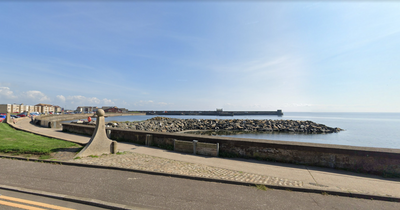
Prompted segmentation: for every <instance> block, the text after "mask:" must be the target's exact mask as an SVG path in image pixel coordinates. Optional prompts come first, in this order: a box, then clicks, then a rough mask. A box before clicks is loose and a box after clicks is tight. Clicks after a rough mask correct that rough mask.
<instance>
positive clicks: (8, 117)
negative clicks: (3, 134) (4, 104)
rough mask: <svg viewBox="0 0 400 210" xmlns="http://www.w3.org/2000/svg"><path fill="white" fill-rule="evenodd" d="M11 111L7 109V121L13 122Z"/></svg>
mask: <svg viewBox="0 0 400 210" xmlns="http://www.w3.org/2000/svg"><path fill="white" fill-rule="evenodd" d="M10 115H11V113H10V111H9V110H7V116H6V123H7V124H11V116H10Z"/></svg>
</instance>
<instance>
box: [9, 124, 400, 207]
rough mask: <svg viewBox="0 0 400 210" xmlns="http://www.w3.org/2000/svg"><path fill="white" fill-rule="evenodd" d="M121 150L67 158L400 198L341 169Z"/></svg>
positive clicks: (379, 180) (398, 187) (71, 137)
mask: <svg viewBox="0 0 400 210" xmlns="http://www.w3.org/2000/svg"><path fill="white" fill-rule="evenodd" d="M14 126H15V127H16V128H18V129H22V130H26V131H29V132H32V133H37V134H40V135H44V136H49V137H53V138H58V139H63V140H67V141H72V142H77V143H81V144H84V143H87V142H88V141H89V139H90V137H86V136H80V135H75V134H69V133H63V132H61V130H55V129H49V128H41V127H37V126H34V125H32V124H30V123H29V120H28V119H25V120H19V121H18V122H17V123H16V124H15V125H14ZM118 150H119V151H120V152H125V153H124V154H123V155H107V156H101V157H99V158H90V157H87V158H82V159H77V160H70V161H69V162H75V163H84V164H93V165H102V166H113V167H122V168H131V169H138V170H145V171H153V172H162V173H170V174H180V175H187V176H193V177H204V178H211V179H221V180H229V181H237V182H245V183H249V184H250V183H251V184H266V185H271V186H273V185H276V186H283V187H292V188H299V189H312V190H322V191H328V192H329V191H330V192H339V193H352V194H362V195H370V196H380V197H386V198H397V199H400V179H398V178H395V179H394V178H393V179H389V178H383V177H380V176H373V175H367V174H358V173H352V172H347V171H342V170H334V169H327V168H319V167H310V166H302V165H294V164H283V163H274V162H266V161H256V160H248V159H227V158H216V157H204V156H195V155H189V154H180V153H176V152H172V151H168V150H162V149H159V148H154V147H146V146H141V145H134V144H129V143H118Z"/></svg>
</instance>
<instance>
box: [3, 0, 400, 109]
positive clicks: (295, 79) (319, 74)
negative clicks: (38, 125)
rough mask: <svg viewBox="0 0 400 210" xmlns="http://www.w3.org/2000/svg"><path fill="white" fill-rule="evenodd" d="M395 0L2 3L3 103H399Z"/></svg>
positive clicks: (398, 5) (399, 19)
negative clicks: (382, 0)
mask: <svg viewBox="0 0 400 210" xmlns="http://www.w3.org/2000/svg"><path fill="white" fill-rule="evenodd" d="M399 11H400V2H398V1H397V2H396V1H384V2H373V1H328V2H323V1H283V2H278V1H250V2H248V1H238V0H236V1H190V2H189V1H82V2H81V1H58V2H50V1H33V2H29V1H0V104H13V103H17V104H20V103H23V104H28V105H35V104H38V103H48V104H53V105H59V106H61V107H65V108H66V109H76V107H77V106H98V107H101V106H117V107H121V108H127V109H129V110H215V109H216V108H223V109H224V110H231V111H240V110H249V111H252V110H260V111H261V110H265V111H273V110H277V109H282V111H283V112H400V82H399V81H400V12H399Z"/></svg>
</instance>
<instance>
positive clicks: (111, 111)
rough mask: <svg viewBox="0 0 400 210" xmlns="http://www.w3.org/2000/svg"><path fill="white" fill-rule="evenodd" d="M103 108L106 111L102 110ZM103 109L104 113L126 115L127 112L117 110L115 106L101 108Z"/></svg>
mask: <svg viewBox="0 0 400 210" xmlns="http://www.w3.org/2000/svg"><path fill="white" fill-rule="evenodd" d="M104 108H106V109H104ZM103 109H104V112H109V113H127V112H128V109H125V108H118V107H116V106H114V107H104V106H103Z"/></svg>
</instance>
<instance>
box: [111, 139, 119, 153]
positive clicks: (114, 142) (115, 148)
mask: <svg viewBox="0 0 400 210" xmlns="http://www.w3.org/2000/svg"><path fill="white" fill-rule="evenodd" d="M117 146H118V142H117V141H112V143H111V151H112V152H111V153H112V154H117V152H118V150H117Z"/></svg>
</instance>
